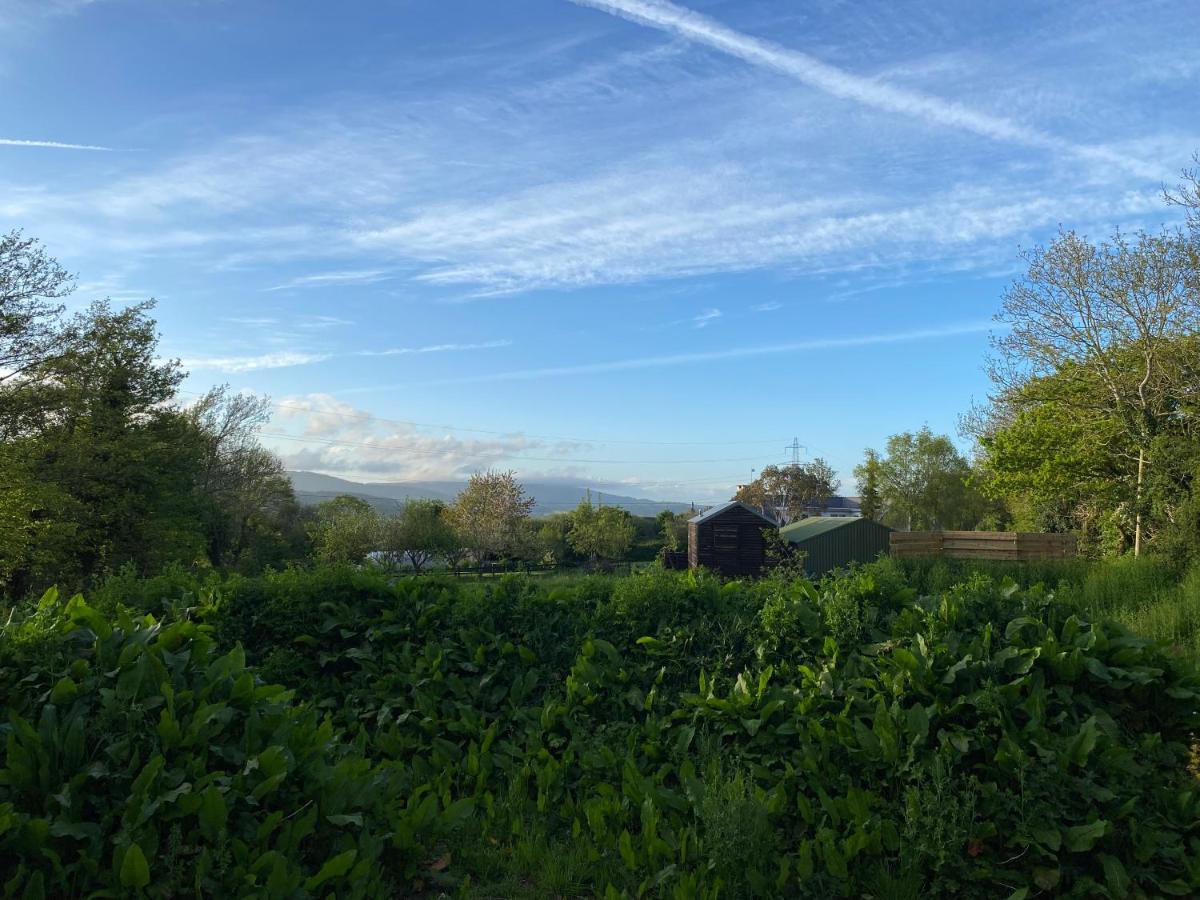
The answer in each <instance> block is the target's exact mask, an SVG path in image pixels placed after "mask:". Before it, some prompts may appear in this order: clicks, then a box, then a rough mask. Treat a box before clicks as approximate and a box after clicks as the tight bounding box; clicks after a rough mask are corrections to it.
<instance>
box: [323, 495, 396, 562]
mask: <svg viewBox="0 0 1200 900" xmlns="http://www.w3.org/2000/svg"><path fill="white" fill-rule="evenodd" d="M381 526H382V523H381V521H380V518H379V514H378V513H377V512H375V510H374V509H373V508H372V507H371V504H369V503H367V501H365V500H363V499H362V498H360V497H352V496H350V495H348V494H343V495H342V496H340V497H334V498H333V499H332V500H327V501H326V502H324V503H319V504H317V507H316V510H315V513H314V521H313V522H312V523H311V524H310V525H309V534H310V536H311V538H312V544H313V554H314V556H315V557H316V559H317V561H318V562H322V563H329V564H350V565H358V564H361V563H362V562H363V561H364V560H365V559H366V558H367V554H369V553H371V552H372V551H374V550H378V549H379V547H380V542H381V539H382V538H381Z"/></svg>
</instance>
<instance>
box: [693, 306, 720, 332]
mask: <svg viewBox="0 0 1200 900" xmlns="http://www.w3.org/2000/svg"><path fill="white" fill-rule="evenodd" d="M719 318H721V311H720V310H719V309H716V308H713V309H706V310H705V311H704V312H702V313H700V314H699V315H697V316H693V317H692V327H694V328H707V327H708V326H709V325H710V324H712V323H713V322H715V321H716V320H717V319H719Z"/></svg>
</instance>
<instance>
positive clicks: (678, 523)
mask: <svg viewBox="0 0 1200 900" xmlns="http://www.w3.org/2000/svg"><path fill="white" fill-rule="evenodd" d="M693 516H694V513H691V512H680V513H675V512H671V511H670V510H669V509H664V510H663V511H662V512H660V513H659V514H658V515H657V516H655V517H654V518H655V522H656V523H657V525H658V531H659V534H660V535H661V536H662V546H663V550H665V551H669V552H672V553H677V552H679V551H680V550H683V549H684V548H686V547H687V541H688V521H689V520H690V519H691V518H692V517H693Z"/></svg>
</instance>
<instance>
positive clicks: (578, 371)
mask: <svg viewBox="0 0 1200 900" xmlns="http://www.w3.org/2000/svg"><path fill="white" fill-rule="evenodd" d="M994 327H995V325H994V324H993V323H991V322H967V323H963V324H958V325H947V326H945V327H942V328H925V329H920V330H917V331H901V332H891V333H888V334H868V335H860V336H858V337H846V338H814V339H811V340H806V341H792V342H789V343H786V344H766V345H760V346H754V347H731V348H729V349H727V350H706V351H700V352H697V353H676V354H673V355H670V356H643V357H637V358H634V359H614V360H608V361H606V362H595V363H581V364H578V365H572V366H553V367H548V368H544V369H516V370H513V371H509V372H490V373H485V374H481V375H465V376H462V377H460V378H443V379H437V380H425V381H422V382H419V384H423V385H449V384H480V383H488V382H495V381H531V380H534V379H538V378H561V377H564V376H568V375H598V374H603V373H605V372H623V371H628V370H630V369H658V368H666V367H670V366H685V365H694V364H697V363H708V362H716V361H720V360H725V359H745V358H748V357H754V356H769V355H772V354H777V353H800V352H804V351H809V350H833V349H840V348H845V347H867V346H871V345H873V344H902V343H906V342H909V341H924V340H934V339H936V338H945V337H954V336H956V335H961V334H978V333H980V332H983V331H988V330H989V329H991V328H994ZM414 384H417V383H416V382H413V383H405V384H379V385H372V386H370V387H361V388H348V389H346V390H341V391H335V392H334V393H335V394H339V395H340V394H362V393H369V392H371V391H379V390H393V389H398V388H405V387H412V386H413V385H414Z"/></svg>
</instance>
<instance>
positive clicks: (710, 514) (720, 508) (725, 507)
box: [688, 500, 775, 525]
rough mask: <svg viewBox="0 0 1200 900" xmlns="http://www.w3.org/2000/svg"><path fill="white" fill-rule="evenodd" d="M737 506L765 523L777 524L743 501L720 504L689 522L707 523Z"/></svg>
mask: <svg viewBox="0 0 1200 900" xmlns="http://www.w3.org/2000/svg"><path fill="white" fill-rule="evenodd" d="M735 506H740V507H741V508H742V509H744V510H747V511H749V512H752V513H754V515H756V516H758V517H759V518H760V519H762V520H763V521H764V522H766V523H767V524H769V525H774V524H775V520H774V519H772V518H771V517H770V516H764V515H763V514H762V513H761V512H759V511H758V510H757V509H755V508H754V507H753V506H748V505H747V504H745V503H743V502H742V501H741V500H730V501H729V502H728V503H720V504H718V505H716V506H714V507H713V508H712V509H708V510H705V511H704V512H702V513H700V515H698V516H693V517H692V518H690V519H688V521H689V522H696V523H700V522H707V521H708V520H709V519H715V518H716V517H717V516H719V515H721V513H723V512H727V511H729V510H731V509H733V508H734V507H735Z"/></svg>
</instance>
